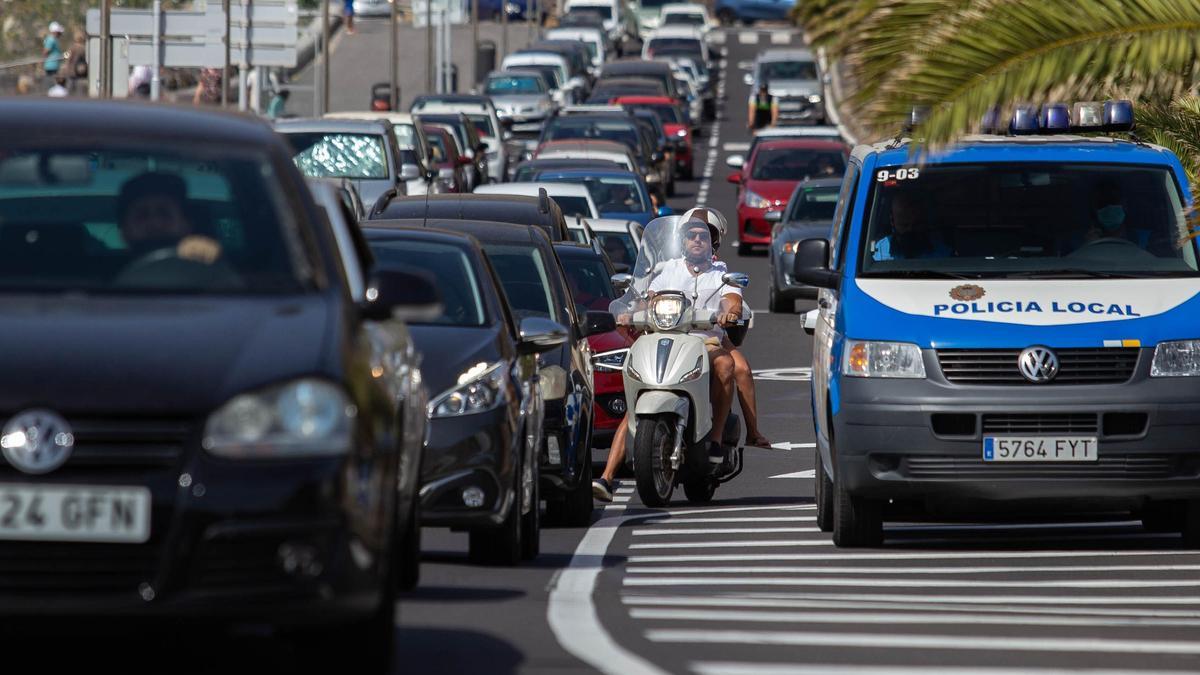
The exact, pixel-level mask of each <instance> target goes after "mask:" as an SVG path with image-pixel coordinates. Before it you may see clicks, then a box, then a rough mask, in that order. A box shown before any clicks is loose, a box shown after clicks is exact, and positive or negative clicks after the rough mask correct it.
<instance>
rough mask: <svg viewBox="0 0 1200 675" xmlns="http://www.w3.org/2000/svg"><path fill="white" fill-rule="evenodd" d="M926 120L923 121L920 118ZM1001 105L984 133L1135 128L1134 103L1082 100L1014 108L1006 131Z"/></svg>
mask: <svg viewBox="0 0 1200 675" xmlns="http://www.w3.org/2000/svg"><path fill="white" fill-rule="evenodd" d="M918 119H919V118H918V111H917V109H914V110H913V113H912V120H913V123H914V124H916V123H918ZM920 119H921V121H923V118H920ZM1002 119H1003V116H1002V113H1001V109H1000V106H993V107H991V108H989V109H988V110H987V112H985V113H984V114H983V118H982V119H981V120H980V122H979V128H980V132H981V133H985V134H1002V133H1004V132H1005V131H1007V132H1008V134H1009V135H1012V136H1029V135H1033V134H1039V135H1041V134H1062V133H1068V132H1075V133H1080V132H1098V131H1108V132H1120V131H1131V130H1132V129H1133V102H1132V101H1129V100H1126V99H1121V100H1110V101H1081V102H1078V103H1074V104H1071V105H1067V104H1066V103H1047V104H1045V105H1043V106H1041V108H1040V109H1039V108H1038V107H1037V106H1035V105H1032V104H1029V103H1019V104H1017V105H1015V106H1013V112H1012V117H1011V118H1010V119H1009V121H1008V127H1007V129H1005V128H1004V126H1002V122H1001V120H1002Z"/></svg>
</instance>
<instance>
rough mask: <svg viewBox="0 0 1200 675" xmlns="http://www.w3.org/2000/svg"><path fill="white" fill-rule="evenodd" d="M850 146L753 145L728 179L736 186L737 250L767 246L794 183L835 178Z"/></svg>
mask: <svg viewBox="0 0 1200 675" xmlns="http://www.w3.org/2000/svg"><path fill="white" fill-rule="evenodd" d="M848 156H849V149H848V148H847V147H846V146H845V145H844V144H842V143H838V142H837V141H820V140H805V139H798V138H780V139H772V140H763V141H760V142H759V143H757V144H756V145H755V146H754V154H752V155H750V157H749V159H747V160H746V161H745V164H743V165H742V166H741V167H740V168H741V170H740V171H738V172H737V173H732V174H729V179H728V180H729V182H730V183H734V184H736V185H737V186H738V202H737V227H738V253H740V254H742V255H745V254H746V253H748V252H749V251H750V249H751V247H753V246H755V245H770V243H771V226H772V225H773V224H774V223H775V221H778V220H779V218H780V217H781V216H782V212H783V209H784V206H786V205H787V200H788V198H789V197H791V196H792V192H793V191H794V190H795V188H796V184H797V183H799V182H800V181H802V180H806V179H809V178H825V177H829V176H840V175H842V174H843V173H845V170H846V158H847V157H848Z"/></svg>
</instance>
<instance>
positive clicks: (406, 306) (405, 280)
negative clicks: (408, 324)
mask: <svg viewBox="0 0 1200 675" xmlns="http://www.w3.org/2000/svg"><path fill="white" fill-rule="evenodd" d="M359 310H360V312H361V314H362V317H363V318H364V319H367V320H369V321H386V320H388V319H399V320H401V321H432V320H433V319H436V318H438V317H439V316H441V315H442V298H441V294H440V293H438V290H437V286H435V285H434V281H433V279H432V278H430V277H429V276H427V275H424V274H419V273H416V272H403V271H400V270H376V271H375V272H374V273H373V274H372V275H371V279H370V282H369V283H368V284H367V292H366V298H365V299H364V300H363V301H362V302H361V303H359Z"/></svg>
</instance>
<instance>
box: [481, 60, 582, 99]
mask: <svg viewBox="0 0 1200 675" xmlns="http://www.w3.org/2000/svg"><path fill="white" fill-rule="evenodd" d="M530 66H551V67H553V68H554V74H555V77H557V78H558V81H559V82H560V83H562V84H561V85H559V87H558V88H557V89H554V90H553V91H552V92H551V94H550V96H551V98H553V99H554V103H555V104H556V105H560V106H561V105H570V104H572V103H574V102H575V100H576V99H577V98H578V93H579V91H580V89H581V88H582V87H583V84H584V83H583V82H582V81H581V79H580V78H578V77H576V78H572V77H571V66H570V64H568V63H567V59H566V58H564V57H562V56H559V55H558V54H551V53H549V52H536V53H529V54H509V55H508V56H506V57H504V60H503V61H501V62H500V70H521V69H525V68H529V67H530Z"/></svg>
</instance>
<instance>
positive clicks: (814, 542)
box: [629, 539, 833, 549]
mask: <svg viewBox="0 0 1200 675" xmlns="http://www.w3.org/2000/svg"><path fill="white" fill-rule="evenodd" d="M791 546H833V543H832V542H830V541H829V540H827V539H791V540H780V541H688V542H679V543H672V544H660V543H654V544H630V545H629V548H632V549H647V548H742V547H746V548H761V547H778V548H784V547H791Z"/></svg>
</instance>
